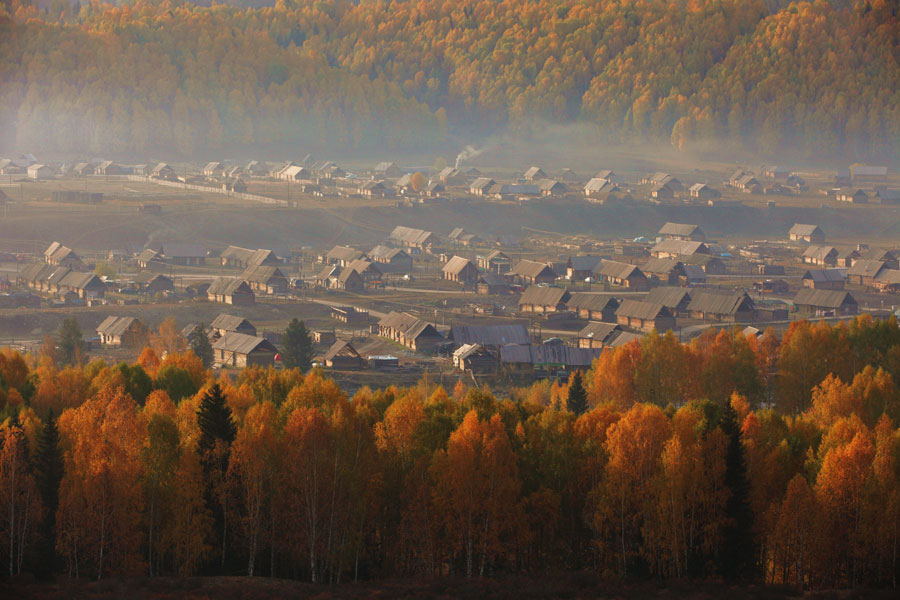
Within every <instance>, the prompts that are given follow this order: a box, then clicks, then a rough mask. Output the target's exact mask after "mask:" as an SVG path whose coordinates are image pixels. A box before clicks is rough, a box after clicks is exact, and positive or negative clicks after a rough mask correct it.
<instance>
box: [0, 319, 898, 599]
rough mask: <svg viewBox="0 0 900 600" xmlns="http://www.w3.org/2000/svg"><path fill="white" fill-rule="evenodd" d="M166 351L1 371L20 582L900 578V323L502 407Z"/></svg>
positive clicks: (696, 348) (3, 450) (718, 336)
mask: <svg viewBox="0 0 900 600" xmlns="http://www.w3.org/2000/svg"><path fill="white" fill-rule="evenodd" d="M173 340H174V338H173ZM173 343H174V342H173ZM155 347H156V349H155V350H154V349H153V348H151V347H148V348H146V349H145V350H144V351H143V353H142V354H141V356H140V359H139V361H138V362H137V363H135V364H130V365H129V364H126V363H122V364H119V365H106V364H103V363H102V362H99V361H95V362H90V363H87V364H81V361H80V360H79V356H78V353H77V352H76V353H75V354H74V355H65V354H63V353H61V352H60V351H59V350H58V349H57V348H56V346H55V345H54V344H52V343H48V344H45V346H44V349H42V351H41V352H40V354H39V355H28V356H22V355H20V354H16V353H12V352H9V351H5V352H4V353H2V354H0V389H2V391H0V403H2V406H3V415H4V420H3V422H2V428H0V542H2V543H0V557H2V558H3V563H2V564H3V571H4V572H5V573H6V574H7V575H10V574H13V575H15V574H18V573H23V572H33V573H35V574H37V575H40V576H46V575H49V574H50V573H51V572H56V573H58V574H60V575H69V576H73V577H82V578H107V577H121V576H129V575H143V576H147V575H166V574H169V575H173V574H175V575H189V574H196V573H199V574H229V575H231V574H244V575H257V576H275V577H281V578H295V579H300V580H306V581H311V582H321V583H328V582H331V583H335V582H341V581H351V580H357V579H360V580H365V579H378V578H387V577H399V576H411V577H429V578H431V577H440V576H447V575H455V576H459V577H479V576H494V575H498V574H503V573H528V574H539V573H543V572H549V571H553V570H590V571H593V572H596V573H600V574H602V576H603V577H606V578H620V577H623V578H626V579H631V580H634V579H644V578H685V577H698V578H708V577H713V578H717V577H724V578H726V579H737V580H758V581H765V582H768V583H784V584H790V585H797V586H802V587H806V588H812V589H815V588H832V587H844V586H854V587H855V586H884V587H889V586H893V585H895V584H896V579H897V575H898V572H900V565H898V563H897V551H898V549H900V428H898V423H900V389H898V385H897V383H895V382H896V381H898V378H900V328H898V324H897V322H896V321H895V320H894V319H891V320H889V321H874V320H872V319H871V318H870V317H859V318H857V319H856V320H854V321H852V322H850V323H849V324H848V323H842V324H838V325H835V326H831V325H828V324H826V323H824V322H819V323H816V324H810V323H808V322H806V321H798V322H796V323H794V324H792V326H791V328H790V330H789V331H787V332H786V333H785V334H784V336H783V338H781V339H779V337H778V336H776V335H775V334H774V333H772V332H771V330H770V331H768V332H766V333H765V334H764V335H762V336H760V337H758V338H757V337H754V336H746V337H745V336H744V335H743V333H742V332H741V331H740V329H735V330H733V331H729V330H723V331H719V332H718V333H716V332H714V331H713V330H708V331H707V332H706V333H704V334H703V335H702V336H700V337H699V338H697V339H695V340H694V341H692V342H691V343H690V344H689V345H683V344H681V343H680V342H678V341H677V340H676V339H675V338H674V336H673V335H672V334H671V333H669V334H666V335H664V336H660V335H656V334H651V335H648V336H646V337H645V338H644V339H642V340H640V341H635V342H632V343H630V344H629V345H626V346H622V347H620V348H618V349H615V350H610V351H608V352H606V353H604V354H603V355H602V356H601V358H599V359H597V360H596V361H595V363H594V365H593V367H592V368H591V369H590V370H589V371H588V372H586V373H583V374H582V373H578V374H577V375H575V376H573V377H571V378H570V380H569V383H568V384H562V385H561V384H559V383H554V384H550V383H547V382H546V381H544V382H538V383H535V384H534V385H533V386H532V387H530V388H521V389H519V388H512V389H510V390H508V391H507V392H506V393H504V394H494V393H492V391H491V390H489V389H487V388H477V387H467V386H466V385H464V384H463V383H461V382H460V383H459V384H457V385H456V386H455V388H453V389H444V388H443V387H441V386H440V385H438V384H437V383H436V382H435V381H433V380H431V379H430V378H429V377H428V376H427V374H426V376H425V377H424V378H423V379H422V380H421V381H420V382H419V384H418V385H417V386H414V387H412V388H408V389H398V388H396V387H389V388H387V389H379V390H372V389H369V388H362V389H360V390H359V391H358V392H357V393H356V394H354V395H353V397H347V395H345V394H344V393H343V392H342V390H341V389H340V388H338V387H337V386H336V385H335V384H334V382H333V381H331V380H329V379H327V378H325V377H324V376H323V374H322V373H321V372H319V371H311V372H308V373H301V372H300V371H298V370H274V369H271V370H262V369H259V368H251V369H247V370H245V371H243V372H242V373H241V374H240V375H239V376H238V377H237V379H236V380H232V379H230V378H228V377H227V376H221V377H219V378H217V377H216V376H215V375H214V374H213V372H211V371H207V370H205V369H204V368H203V363H202V361H201V360H200V359H199V358H197V356H195V355H194V354H193V353H192V352H191V351H189V350H188V351H186V352H180V351H178V350H180V347H176V346H172V347H166V345H165V344H163V345H162V346H160V345H159V344H155ZM163 354H164V355H165V358H164V359H162V360H160V358H159V356H160V355H163Z"/></svg>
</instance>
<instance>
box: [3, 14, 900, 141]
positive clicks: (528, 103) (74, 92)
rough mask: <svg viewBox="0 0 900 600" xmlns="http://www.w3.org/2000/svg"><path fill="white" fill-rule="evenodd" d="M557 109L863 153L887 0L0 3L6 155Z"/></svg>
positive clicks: (524, 119) (465, 120)
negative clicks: (18, 150) (235, 4)
mask: <svg viewBox="0 0 900 600" xmlns="http://www.w3.org/2000/svg"><path fill="white" fill-rule="evenodd" d="M572 123H575V124H580V125H581V126H583V127H585V128H587V129H586V131H589V132H590V133H589V135H590V136H591V139H593V140H601V141H607V142H622V141H627V140H634V139H642V140H651V141H654V142H658V143H664V144H672V145H674V146H675V147H677V148H690V147H698V148H703V147H704V145H705V144H708V143H710V142H712V141H715V143H716V144H717V145H719V146H720V147H722V146H724V147H726V148H727V147H730V148H732V149H735V148H739V149H742V150H751V151H756V152H760V153H772V152H775V151H776V150H779V151H784V150H788V149H792V150H794V151H796V152H798V153H799V155H801V156H807V157H816V158H822V157H828V156H850V157H853V158H860V159H862V158H865V157H867V156H873V155H878V154H880V153H883V152H885V151H886V150H889V149H892V148H893V147H894V145H895V144H896V140H897V139H898V138H900V22H898V3H897V2H896V1H892V0H848V1H834V2H826V1H825V0H818V1H816V2H774V1H770V2H763V1H762V0H677V1H672V0H637V1H635V0H606V1H603V2H596V1H594V0H540V1H535V2H524V1H523V0H503V1H499V2H498V1H496V0H463V1H452V2H451V1H448V2H436V1H418V2H414V1H411V0H395V1H392V2H387V1H363V2H358V3H357V2H350V1H348V0H323V1H317V2H308V1H304V0H278V2H277V3H276V4H275V6H274V7H262V8H238V7H233V6H226V5H216V6H213V7H198V6H195V5H193V4H191V3H179V2H172V1H169V0H164V1H159V2H154V1H143V0H138V1H136V2H126V3H122V4H120V5H113V4H107V3H103V2H99V1H97V0H94V1H92V2H88V1H81V2H78V1H76V2H74V3H69V2H67V1H60V0H54V1H53V2H51V3H50V5H49V8H48V9H43V10H39V9H37V8H35V7H34V6H32V5H31V4H30V3H29V1H28V0H3V1H2V2H0V138H3V139H0V142H3V145H5V146H9V147H19V148H29V149H33V150H35V151H36V150H39V149H42V148H52V149H53V151H56V152H63V153H65V152H69V153H74V152H83V151H85V150H87V151H90V152H92V153H97V154H102V155H104V156H112V155H129V156H136V155H143V154H144V153H147V152H152V151H158V152H159V151H162V152H166V153H172V152H175V153H179V154H180V155H182V156H186V157H187V156H190V155H191V154H192V153H194V152H197V151H220V150H225V149H230V148H241V149H248V148H250V149H254V150H257V151H258V150H260V149H264V150H265V151H266V152H272V151H275V150H278V149H285V148H294V149H296V148H297V147H300V148H309V149H315V148H323V147H327V148H340V149H344V150H347V149H367V148H368V149H372V148H377V149H383V148H389V149H393V150H395V151H398V150H399V151H416V150H420V149H425V148H427V149H433V148H442V147H447V145H448V144H453V147H454V148H456V147H458V146H456V145H455V144H458V143H459V140H460V139H465V140H469V139H476V138H478V137H479V136H484V135H490V134H495V133H500V132H513V133H521V134H526V135H527V134H528V133H529V132H533V131H535V130H536V128H537V130H540V128H541V127H543V126H546V125H548V124H549V125H552V124H572ZM454 140H455V141H454Z"/></svg>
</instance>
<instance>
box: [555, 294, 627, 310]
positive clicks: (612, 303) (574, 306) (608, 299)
mask: <svg viewBox="0 0 900 600" xmlns="http://www.w3.org/2000/svg"><path fill="white" fill-rule="evenodd" d="M566 306H568V307H569V310H580V309H584V310H591V311H602V310H604V309H606V308H612V309H613V310H615V309H616V308H618V307H619V301H618V300H616V299H615V298H613V297H612V296H606V295H602V294H589V293H586V292H575V293H574V294H572V297H571V298H569V301H568V302H566Z"/></svg>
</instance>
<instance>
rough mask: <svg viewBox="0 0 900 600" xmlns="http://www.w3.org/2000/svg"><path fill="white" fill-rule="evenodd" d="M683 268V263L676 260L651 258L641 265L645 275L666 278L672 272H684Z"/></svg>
mask: <svg viewBox="0 0 900 600" xmlns="http://www.w3.org/2000/svg"><path fill="white" fill-rule="evenodd" d="M683 268H684V265H683V264H681V261H679V260H677V259H674V258H651V259H650V260H648V261H647V262H645V263H644V264H643V265H641V270H642V271H643V272H644V273H648V274H653V275H666V276H668V275H669V274H670V273H671V272H672V271H678V270H683Z"/></svg>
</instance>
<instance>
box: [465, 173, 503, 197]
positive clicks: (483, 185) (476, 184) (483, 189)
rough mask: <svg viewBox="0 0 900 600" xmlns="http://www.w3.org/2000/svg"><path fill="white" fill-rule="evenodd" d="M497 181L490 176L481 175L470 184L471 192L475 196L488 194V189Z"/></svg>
mask: <svg viewBox="0 0 900 600" xmlns="http://www.w3.org/2000/svg"><path fill="white" fill-rule="evenodd" d="M496 183H497V182H496V181H494V180H493V179H491V178H490V177H479V178H478V179H476V180H475V181H473V182H472V183H471V184H470V185H469V193H470V194H471V195H473V196H487V195H488V190H490V189H491V188H492V187H493V186H494V185H496Z"/></svg>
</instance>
